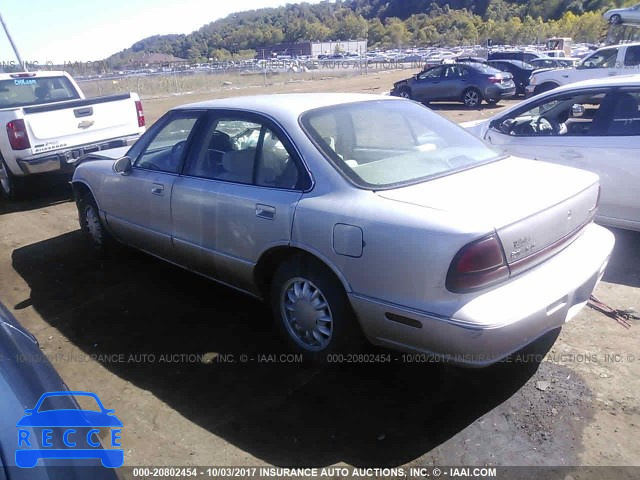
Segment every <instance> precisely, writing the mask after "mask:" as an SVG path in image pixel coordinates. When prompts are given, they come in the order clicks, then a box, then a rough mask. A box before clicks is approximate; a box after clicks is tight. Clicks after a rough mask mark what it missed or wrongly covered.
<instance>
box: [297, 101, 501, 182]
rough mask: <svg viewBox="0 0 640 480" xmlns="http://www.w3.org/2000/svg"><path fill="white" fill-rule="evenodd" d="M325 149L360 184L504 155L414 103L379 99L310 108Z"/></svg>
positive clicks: (310, 122)
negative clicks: (316, 108)
mask: <svg viewBox="0 0 640 480" xmlns="http://www.w3.org/2000/svg"><path fill="white" fill-rule="evenodd" d="M301 123H302V126H303V128H304V129H305V131H306V132H307V135H309V137H310V138H311V139H312V140H313V141H314V143H315V144H316V145H317V146H318V148H319V149H320V151H321V152H322V153H323V154H324V155H325V156H326V157H327V158H328V159H329V160H331V162H332V163H333V164H334V165H335V166H336V167H337V168H338V169H339V170H340V171H341V172H342V173H343V174H345V175H346V176H347V177H348V178H349V179H351V180H352V181H353V182H354V183H356V184H357V185H358V186H361V187H363V188H369V189H373V190H380V189H385V188H395V187H398V186H402V185H407V184H411V183H417V182H420V181H423V180H426V179H428V178H430V177H435V176H441V175H445V174H448V173H451V172H454V171H457V170H461V169H465V168H469V167H472V166H475V165H478V164H481V163H485V162H488V161H492V160H495V159H497V158H499V157H500V155H499V153H498V152H497V151H496V150H493V149H492V148H491V147H489V146H488V145H487V144H486V143H484V142H483V141H482V140H480V139H478V138H476V137H474V136H473V135H471V134H470V133H467V132H466V131H465V130H463V129H462V128H460V127H458V126H457V125H455V124H453V123H451V122H449V121H448V120H445V119H444V118H442V117H441V116H439V115H437V114H436V113H434V112H432V111H431V110H429V109H428V108H426V107H424V106H422V105H420V104H418V103H415V102H411V101H402V100H401V101H392V100H374V101H368V102H358V103H349V104H345V105H337V106H332V107H325V108H321V109H318V110H312V111H309V112H306V113H305V114H303V116H302V117H301Z"/></svg>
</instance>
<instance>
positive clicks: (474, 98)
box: [462, 88, 482, 108]
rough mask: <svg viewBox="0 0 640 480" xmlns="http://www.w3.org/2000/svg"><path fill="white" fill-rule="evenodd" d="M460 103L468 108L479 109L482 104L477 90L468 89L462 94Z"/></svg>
mask: <svg viewBox="0 0 640 480" xmlns="http://www.w3.org/2000/svg"><path fill="white" fill-rule="evenodd" d="M462 101H463V102H464V104H465V105H466V106H467V107H469V108H475V107H479V106H480V103H482V95H481V94H480V91H479V90H478V89H477V88H468V89H466V90H465V91H464V93H463V94H462Z"/></svg>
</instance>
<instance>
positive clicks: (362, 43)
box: [257, 40, 367, 59]
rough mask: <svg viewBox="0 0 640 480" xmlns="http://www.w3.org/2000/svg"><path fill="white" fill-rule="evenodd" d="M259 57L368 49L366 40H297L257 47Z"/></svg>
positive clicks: (298, 55)
mask: <svg viewBox="0 0 640 480" xmlns="http://www.w3.org/2000/svg"><path fill="white" fill-rule="evenodd" d="M257 50H258V51H257V58H258V59H263V58H266V59H269V58H276V57H283V56H285V57H286V56H288V57H292V58H294V57H318V56H320V55H333V54H334V53H337V52H340V53H357V54H361V53H365V52H366V51H367V41H366V40H335V41H334V40H329V41H326V42H297V43H279V44H277V45H271V46H269V47H265V48H259V49H257Z"/></svg>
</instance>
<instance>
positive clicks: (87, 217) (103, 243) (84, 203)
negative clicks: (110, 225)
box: [76, 192, 116, 257]
mask: <svg viewBox="0 0 640 480" xmlns="http://www.w3.org/2000/svg"><path fill="white" fill-rule="evenodd" d="M76 204H77V206H78V221H79V222H80V230H82V233H83V234H84V236H85V238H86V239H87V242H88V243H89V246H90V247H91V250H93V251H94V252H95V254H96V255H97V256H98V257H104V256H106V255H107V254H109V253H110V252H112V251H113V249H114V246H115V245H116V241H115V239H114V238H113V237H112V236H111V233H110V232H109V230H108V229H107V228H106V227H105V225H104V223H103V222H102V219H101V218H100V210H99V209H98V205H97V204H96V201H95V199H94V198H93V195H91V193H90V192H85V193H84V194H83V195H82V196H81V197H80V198H79V199H78V200H77V202H76Z"/></svg>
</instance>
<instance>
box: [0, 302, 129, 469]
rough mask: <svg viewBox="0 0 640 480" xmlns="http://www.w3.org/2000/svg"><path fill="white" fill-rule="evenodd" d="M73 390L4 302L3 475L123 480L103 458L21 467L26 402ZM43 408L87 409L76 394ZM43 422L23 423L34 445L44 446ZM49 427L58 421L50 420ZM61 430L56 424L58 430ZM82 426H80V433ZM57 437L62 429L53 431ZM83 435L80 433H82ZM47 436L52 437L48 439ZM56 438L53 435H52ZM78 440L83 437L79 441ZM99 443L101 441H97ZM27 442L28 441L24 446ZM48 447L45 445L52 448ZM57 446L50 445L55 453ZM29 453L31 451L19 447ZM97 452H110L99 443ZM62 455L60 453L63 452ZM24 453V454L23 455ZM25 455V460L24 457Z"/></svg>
mask: <svg viewBox="0 0 640 480" xmlns="http://www.w3.org/2000/svg"><path fill="white" fill-rule="evenodd" d="M68 390H69V389H68V388H67V386H66V385H65V384H64V382H63V381H62V379H61V378H60V376H59V375H58V373H57V372H56V371H55V369H54V368H53V366H52V365H51V363H50V362H49V360H48V359H47V358H46V357H45V356H44V354H43V353H42V351H41V350H40V348H39V347H38V342H37V341H36V339H35V337H34V336H33V335H31V333H29V332H28V331H27V330H26V329H25V328H24V327H23V326H22V325H20V323H18V321H17V320H16V319H15V317H14V316H13V315H11V313H10V312H9V311H8V310H7V308H6V307H5V306H4V305H2V303H0V392H2V394H1V395H0V411H1V412H2V416H1V417H0V478H3V479H4V478H6V479H10V480H54V479H56V480H57V479H59V480H63V479H64V480H67V479H68V480H75V479H78V480H81V479H85V478H96V479H104V480H117V478H118V477H117V476H116V474H115V471H114V470H112V469H106V468H104V467H103V466H102V465H101V464H100V462H99V461H93V462H91V461H87V460H80V459H79V457H78V456H76V455H71V456H72V457H75V458H65V459H62V460H60V459H50V458H48V459H43V458H39V459H38V460H37V467H36V468H19V467H18V466H17V465H16V446H19V441H18V428H17V423H18V422H19V421H20V419H21V418H22V417H23V416H24V415H25V406H30V407H33V406H34V405H36V404H38V401H39V399H40V398H41V397H42V396H44V395H46V394H47V393H49V392H64V391H68ZM43 408H46V409H49V412H48V413H49V414H51V413H52V412H53V410H54V409H55V410H66V411H68V412H70V414H76V413H77V412H81V410H80V406H79V405H78V402H77V401H76V399H75V398H74V397H73V396H72V395H70V394H69V395H64V396H62V395H57V396H56V397H55V398H49V399H48V400H47V403H46V405H44V407H43ZM42 425H43V424H38V423H32V424H31V425H20V426H19V428H20V429H22V430H26V431H28V432H29V433H30V435H29V437H28V438H29V443H31V448H33V449H43V446H42V443H44V440H43V434H42V431H41V430H42V428H43V427H42ZM44 425H46V426H47V427H49V426H50V427H55V425H50V424H44ZM54 430H55V428H54ZM80 431H81V430H80V429H78V432H80ZM51 433H52V435H54V434H56V433H59V432H54V431H52V432H51ZM76 437H80V435H76ZM44 438H45V439H46V437H44ZM49 439H51V436H50V437H49ZM53 442H55V443H54V444H53V447H55V448H58V446H59V445H58V444H59V443H62V439H60V438H54V439H53ZM77 443H78V444H79V443H80V441H79V440H78V442H77ZM96 443H97V442H96ZM23 446H24V445H23ZM47 448H48V447H45V448H44V450H45V451H46V450H47ZM51 450H52V448H49V452H51ZM19 451H23V452H25V451H27V449H23V450H19ZM93 451H94V452H95V453H96V456H99V455H102V454H103V453H105V452H107V450H103V449H102V448H101V447H100V446H98V447H94V448H93ZM58 453H59V451H58ZM20 455H21V454H20ZM19 459H20V458H19Z"/></svg>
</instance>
